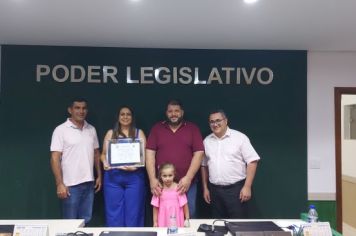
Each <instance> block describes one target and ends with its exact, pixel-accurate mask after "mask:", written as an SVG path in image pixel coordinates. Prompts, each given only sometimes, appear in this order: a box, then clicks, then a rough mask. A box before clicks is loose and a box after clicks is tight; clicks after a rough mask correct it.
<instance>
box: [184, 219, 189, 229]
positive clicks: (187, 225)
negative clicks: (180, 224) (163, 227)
mask: <svg viewBox="0 0 356 236" xmlns="http://www.w3.org/2000/svg"><path fill="white" fill-rule="evenodd" d="M184 227H186V228H188V227H190V222H189V219H186V220H184Z"/></svg>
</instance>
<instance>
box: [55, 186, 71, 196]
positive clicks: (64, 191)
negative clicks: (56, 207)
mask: <svg viewBox="0 0 356 236" xmlns="http://www.w3.org/2000/svg"><path fill="white" fill-rule="evenodd" d="M57 196H58V198H59V199H65V198H67V197H69V196H70V193H69V190H68V187H67V186H65V185H64V184H63V183H61V184H58V185H57Z"/></svg>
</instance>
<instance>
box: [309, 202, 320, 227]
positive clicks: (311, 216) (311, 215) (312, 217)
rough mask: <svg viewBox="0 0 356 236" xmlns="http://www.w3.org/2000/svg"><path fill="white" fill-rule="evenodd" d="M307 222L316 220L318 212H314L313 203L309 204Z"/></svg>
mask: <svg viewBox="0 0 356 236" xmlns="http://www.w3.org/2000/svg"><path fill="white" fill-rule="evenodd" d="M308 222H309V223H315V222H318V212H316V210H315V206H314V205H310V206H309V211H308Z"/></svg>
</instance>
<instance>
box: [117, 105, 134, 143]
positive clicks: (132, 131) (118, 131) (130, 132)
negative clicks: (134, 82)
mask: <svg viewBox="0 0 356 236" xmlns="http://www.w3.org/2000/svg"><path fill="white" fill-rule="evenodd" d="M123 108H127V109H129V111H130V112H131V117H132V119H131V124H130V127H129V135H128V136H126V135H125V134H124V133H123V132H122V128H121V124H120V112H121V110H122V109H123ZM135 136H136V124H135V115H134V112H133V110H132V109H131V108H130V107H129V106H122V107H120V108H119V112H118V115H117V121H116V122H115V124H114V128H113V133H112V139H118V138H119V137H120V138H121V137H123V138H132V140H134V139H135V138H136V137H135Z"/></svg>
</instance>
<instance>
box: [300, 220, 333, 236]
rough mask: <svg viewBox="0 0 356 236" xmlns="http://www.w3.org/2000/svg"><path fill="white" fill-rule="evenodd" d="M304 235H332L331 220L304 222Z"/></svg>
mask: <svg viewBox="0 0 356 236" xmlns="http://www.w3.org/2000/svg"><path fill="white" fill-rule="evenodd" d="M302 227H303V234H304V236H332V232H331V228H330V224H329V222H317V223H308V224H303V225H302Z"/></svg>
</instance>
